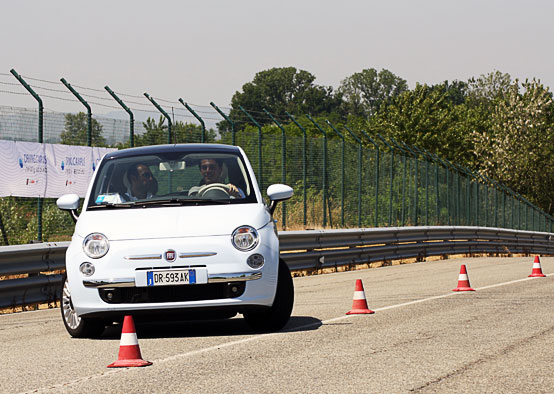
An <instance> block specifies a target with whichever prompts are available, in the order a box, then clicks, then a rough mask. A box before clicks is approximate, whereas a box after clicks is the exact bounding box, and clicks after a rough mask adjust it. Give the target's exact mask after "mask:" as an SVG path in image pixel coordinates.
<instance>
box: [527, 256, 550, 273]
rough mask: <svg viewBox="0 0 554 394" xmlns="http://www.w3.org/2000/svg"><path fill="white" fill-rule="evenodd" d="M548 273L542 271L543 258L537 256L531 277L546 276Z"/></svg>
mask: <svg viewBox="0 0 554 394" xmlns="http://www.w3.org/2000/svg"><path fill="white" fill-rule="evenodd" d="M545 276H546V275H545V274H543V273H542V268H541V259H540V258H539V256H535V262H534V263H533V271H531V275H529V278H544V277H545Z"/></svg>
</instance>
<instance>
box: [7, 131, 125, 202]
mask: <svg viewBox="0 0 554 394" xmlns="http://www.w3.org/2000/svg"><path fill="white" fill-rule="evenodd" d="M114 150H116V149H114V148H92V147H88V146H73V145H58V144H39V143H36V142H19V141H4V140H0V197H6V196H17V197H46V198H57V197H60V196H61V195H63V194H67V193H75V194H78V195H79V196H80V197H84V196H85V194H86V192H87V188H88V184H89V182H90V179H91V177H92V174H93V172H94V170H95V169H96V167H97V166H98V162H99V161H100V159H101V158H102V156H104V155H105V154H106V153H108V152H112V151H114Z"/></svg>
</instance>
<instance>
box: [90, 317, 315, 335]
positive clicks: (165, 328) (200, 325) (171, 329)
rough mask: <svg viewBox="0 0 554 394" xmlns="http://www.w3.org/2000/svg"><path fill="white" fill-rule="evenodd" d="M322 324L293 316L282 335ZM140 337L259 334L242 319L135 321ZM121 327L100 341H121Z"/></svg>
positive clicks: (312, 328)
mask: <svg viewBox="0 0 554 394" xmlns="http://www.w3.org/2000/svg"><path fill="white" fill-rule="evenodd" d="M321 325H322V322H321V320H319V319H316V318H314V317H311V316H291V318H290V320H289V322H288V323H287V325H286V326H285V327H284V328H283V329H282V330H281V331H279V332H282V333H287V332H299V331H311V330H317V329H318V328H319V327H321ZM135 326H136V331H137V337H138V338H145V339H146V338H183V337H212V336H245V335H255V334H260V332H258V331H254V330H252V329H251V328H250V327H249V326H248V325H247V324H246V322H245V321H244V319H242V318H240V317H239V318H233V319H225V320H193V321H157V322H147V321H137V322H135ZM120 337H121V325H120V324H114V325H113V326H110V327H107V328H106V330H104V333H103V334H102V336H101V337H100V338H99V339H119V338H120Z"/></svg>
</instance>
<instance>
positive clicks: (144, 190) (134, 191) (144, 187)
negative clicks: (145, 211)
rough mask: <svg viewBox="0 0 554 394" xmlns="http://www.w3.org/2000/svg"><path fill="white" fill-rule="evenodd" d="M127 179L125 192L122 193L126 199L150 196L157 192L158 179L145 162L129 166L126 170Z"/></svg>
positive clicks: (142, 198) (133, 199)
mask: <svg viewBox="0 0 554 394" xmlns="http://www.w3.org/2000/svg"><path fill="white" fill-rule="evenodd" d="M127 180H128V181H129V182H128V184H127V192H126V193H125V194H124V198H125V199H126V200H127V201H135V200H144V199H147V198H151V197H152V196H154V195H155V194H156V193H157V192H158V181H157V180H156V178H154V175H152V171H150V168H148V166H147V165H146V164H142V163H137V164H134V165H133V166H131V168H129V170H128V171H127Z"/></svg>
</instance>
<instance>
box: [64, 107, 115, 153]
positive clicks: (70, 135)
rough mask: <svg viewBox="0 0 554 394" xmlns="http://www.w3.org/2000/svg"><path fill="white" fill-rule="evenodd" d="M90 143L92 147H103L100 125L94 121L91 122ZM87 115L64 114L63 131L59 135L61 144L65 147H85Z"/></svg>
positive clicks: (104, 142) (80, 113)
mask: <svg viewBox="0 0 554 394" xmlns="http://www.w3.org/2000/svg"><path fill="white" fill-rule="evenodd" d="M91 125H92V130H91V141H92V145H93V146H105V145H106V139H105V138H104V137H103V136H102V125H101V124H100V123H99V122H98V121H97V120H96V119H92V122H91ZM87 130H88V129H87V114H85V113H84V112H79V113H78V114H65V129H64V131H62V133H61V134H60V138H61V143H62V144H66V145H86V143H87Z"/></svg>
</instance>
